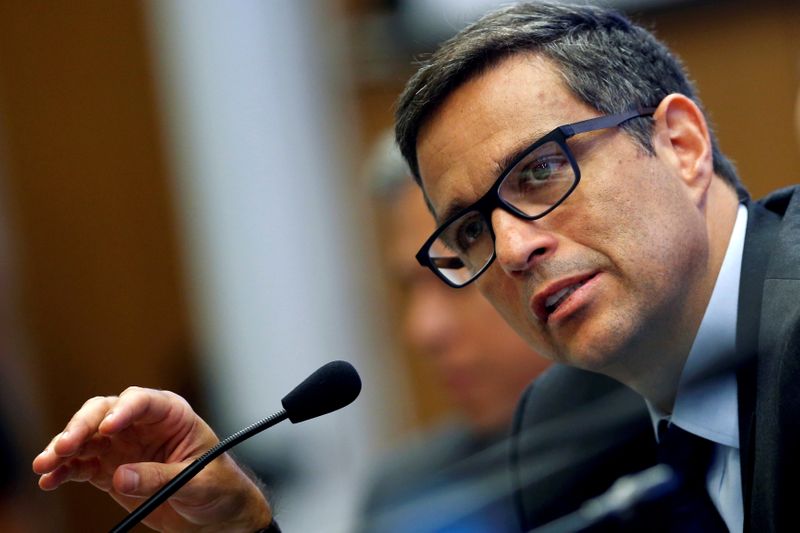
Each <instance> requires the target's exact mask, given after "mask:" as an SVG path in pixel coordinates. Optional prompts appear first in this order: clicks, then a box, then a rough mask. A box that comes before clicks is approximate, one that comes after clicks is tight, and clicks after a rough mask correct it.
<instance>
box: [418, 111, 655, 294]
mask: <svg viewBox="0 0 800 533" xmlns="http://www.w3.org/2000/svg"><path fill="white" fill-rule="evenodd" d="M654 112H655V108H654V107H645V108H639V109H632V110H630V111H626V112H625V113H620V114H617V115H606V116H602V117H597V118H592V119H589V120H584V121H581V122H575V123H574V124H566V125H564V126H559V127H557V128H555V129H554V130H552V131H551V132H550V133H548V134H546V135H545V136H543V137H541V138H539V139H538V140H536V141H535V142H534V143H533V144H531V145H529V146H528V147H527V148H525V149H524V150H522V152H520V153H519V155H517V156H516V157H514V159H513V160H512V161H511V163H510V164H509V165H508V167H507V168H506V169H505V170H504V171H503V172H502V173H501V174H500V177H499V178H497V181H495V182H494V184H493V185H492V186H491V187H490V188H489V190H488V191H487V192H486V194H484V195H483V196H482V197H481V198H480V199H479V200H478V201H477V202H475V203H473V204H472V205H470V206H469V207H466V208H464V209H461V210H459V211H458V212H457V213H455V214H454V215H453V216H451V217H448V218H447V220H446V221H445V222H444V223H443V224H442V225H441V226H439V228H438V229H437V230H436V231H435V232H434V233H433V235H431V236H430V238H429V239H428V240H427V241H425V244H423V245H422V248H420V250H419V252H417V255H416V258H417V261H419V264H420V265H422V266H424V267H427V268H430V269H431V270H432V271H433V272H434V274H436V275H437V276H439V278H441V279H442V280H443V281H444V282H445V283H447V284H448V285H450V286H451V287H463V286H465V285H467V284H469V283H472V282H473V281H475V280H476V279H477V278H478V277H479V276H480V275H481V274H483V273H484V272H485V271H486V269H487V268H489V265H491V264H492V261H494V258H495V250H494V240H495V236H494V230H493V229H492V224H491V214H492V212H493V211H494V210H495V209H497V208H500V209H503V210H504V211H507V212H509V213H511V214H512V215H514V216H517V217H519V218H521V219H524V220H536V219H538V218H542V217H543V216H545V215H547V214H548V213H550V211H552V210H553V209H555V208H556V207H558V206H559V205H560V204H561V203H562V202H563V201H564V200H566V199H567V197H568V196H569V195H570V194H572V191H574V190H575V187H577V186H578V182H580V180H581V171H580V168H579V167H578V162H577V161H576V160H575V157H574V155H573V154H572V151H571V150H570V148H569V145H567V139H569V138H570V137H572V136H574V135H577V134H579V133H586V132H589V131H595V130H602V129H606V128H615V127H617V126H620V125H622V124H623V123H625V122H627V121H629V120H631V119H634V118H638V117H645V116H650V115H652V114H653V113H654Z"/></svg>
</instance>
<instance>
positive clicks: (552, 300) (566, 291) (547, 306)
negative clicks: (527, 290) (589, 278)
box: [544, 280, 586, 315]
mask: <svg viewBox="0 0 800 533" xmlns="http://www.w3.org/2000/svg"><path fill="white" fill-rule="evenodd" d="M584 283H586V280H583V281H579V282H578V283H576V284H574V285H570V286H569V287H564V288H563V289H561V290H560V291H558V292H556V293H555V294H551V295H550V296H548V297H547V300H545V302H544V310H545V311H546V312H547V314H548V315H549V314H550V313H552V312H553V311H555V310H556V308H557V307H558V306H559V305H561V302H563V301H564V300H566V299H567V298H568V297H569V295H570V294H572V293H573V292H575V291H577V290H578V289H579V288H580V287H582V286H583V284H584Z"/></svg>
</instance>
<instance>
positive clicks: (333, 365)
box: [281, 361, 361, 424]
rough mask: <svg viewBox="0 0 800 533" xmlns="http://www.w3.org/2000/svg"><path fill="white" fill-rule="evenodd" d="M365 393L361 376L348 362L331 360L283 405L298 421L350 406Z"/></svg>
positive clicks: (291, 419) (290, 395) (291, 416)
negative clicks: (361, 393) (359, 395)
mask: <svg viewBox="0 0 800 533" xmlns="http://www.w3.org/2000/svg"><path fill="white" fill-rule="evenodd" d="M360 392H361V378H359V377H358V372H356V369H355V368H353V365H351V364H350V363H348V362H346V361H331V362H330V363H328V364H326V365H324V366H322V367H321V368H319V369H318V370H317V371H316V372H314V373H313V374H311V375H310V376H308V377H307V378H306V379H305V380H304V381H303V382H302V383H300V384H299V385H298V386H297V387H295V388H294V390H292V392H290V393H289V394H287V395H286V396H284V397H283V399H282V400H281V404H283V408H284V409H285V410H286V414H287V415H288V416H289V420H290V421H291V422H292V423H293V424H296V423H298V422H303V421H305V420H309V419H311V418H315V417H318V416H321V415H324V414H327V413H330V412H332V411H336V410H337V409H341V408H342V407H344V406H345V405H348V404H349V403H351V402H352V401H353V400H355V399H356V398H357V397H358V394H359V393H360Z"/></svg>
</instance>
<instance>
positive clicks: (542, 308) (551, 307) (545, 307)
mask: <svg viewBox="0 0 800 533" xmlns="http://www.w3.org/2000/svg"><path fill="white" fill-rule="evenodd" d="M595 276H596V274H591V275H588V276H583V277H580V278H577V277H576V278H577V279H576V278H573V280H572V281H571V282H570V281H569V280H566V281H567V284H566V285H563V286H561V287H560V288H558V289H557V290H555V291H553V292H551V293H550V294H549V295H547V296H545V295H546V294H548V292H549V290H548V289H545V291H543V292H542V293H541V295H540V296H538V297H537V298H536V302H535V305H534V308H535V309H536V314H537V315H538V316H539V318H540V319H541V320H542V321H545V322H546V321H547V320H548V318H549V317H550V315H552V314H553V313H555V312H556V310H558V308H559V307H560V306H561V305H563V304H564V302H566V301H567V300H568V299H569V297H570V296H572V294H573V293H574V292H575V291H577V290H578V289H580V288H581V287H583V286H584V285H586V284H587V283H589V282H590V281H591V280H593V279H594V278H595ZM557 284H558V285H560V283H557Z"/></svg>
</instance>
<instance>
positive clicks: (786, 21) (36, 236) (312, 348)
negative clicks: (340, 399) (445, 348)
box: [0, 0, 800, 532]
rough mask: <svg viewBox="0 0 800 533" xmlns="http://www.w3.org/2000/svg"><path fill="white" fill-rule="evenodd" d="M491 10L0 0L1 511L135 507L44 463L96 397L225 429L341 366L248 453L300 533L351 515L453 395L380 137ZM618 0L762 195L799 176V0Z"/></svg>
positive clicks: (35, 523)
mask: <svg viewBox="0 0 800 533" xmlns="http://www.w3.org/2000/svg"><path fill="white" fill-rule="evenodd" d="M498 3H499V2H489V1H486V0H483V1H481V0H472V1H457V0H336V1H327V2H326V1H322V0H303V1H295V0H269V1H264V0H227V1H225V2H219V1H216V2H215V1H212V0H191V1H190V0H175V1H158V0H150V1H133V0H121V1H117V2H103V1H99V0H97V1H89V0H81V1H78V2H66V1H49V2H46V1H41V2H30V1H27V0H3V1H0V298H2V300H0V319H1V320H2V322H0V380H1V381H0V451H1V452H2V461H1V462H0V465H2V471H0V481H2V484H3V486H2V488H0V495H2V497H1V501H2V503H0V529H2V530H3V531H24V532H28V531H36V532H38V531H42V532H45V531H64V532H73V531H74V532H78V531H94V530H104V529H107V528H108V527H110V526H111V525H113V524H114V523H116V522H117V521H118V520H119V519H120V518H121V517H122V514H123V513H122V512H121V510H120V509H118V508H117V507H116V506H115V505H114V504H113V503H112V502H111V501H110V499H108V498H106V497H105V496H104V495H102V494H100V493H98V492H97V491H95V490H93V489H92V488H91V487H85V486H81V485H74V484H73V485H70V486H67V487H65V488H63V489H61V490H59V491H57V492H55V493H48V494H42V493H39V491H38V490H36V478H35V476H34V475H33V474H32V473H31V472H30V467H29V465H30V461H31V460H32V459H33V457H34V456H35V455H36V454H37V453H38V452H39V451H40V450H41V449H42V448H43V447H44V446H45V445H46V443H47V439H49V437H50V436H51V435H53V434H55V433H56V432H58V431H60V430H61V428H62V427H63V425H64V423H65V422H66V421H67V419H68V418H69V416H70V415H71V414H72V413H73V412H74V411H75V410H76V409H77V408H78V407H80V405H81V404H82V402H83V401H84V400H86V399H87V398H89V397H91V396H94V395H98V394H101V395H106V394H116V393H119V392H120V391H121V390H123V389H124V388H125V387H126V386H128V385H131V384H136V385H142V386H149V387H156V388H166V389H171V390H175V391H177V392H179V393H180V394H182V395H184V396H185V397H186V398H187V399H189V400H190V402H191V403H192V404H193V405H194V406H195V407H196V409H197V410H198V412H200V413H201V414H203V415H204V416H205V417H207V418H208V419H209V421H210V422H211V424H212V426H213V427H214V428H215V429H216V430H217V432H218V434H219V435H220V436H223V435H227V434H229V433H232V432H234V431H236V430H238V429H239V428H240V427H243V426H245V425H248V424H250V423H252V422H254V421H256V420H258V419H260V418H263V417H265V416H268V415H269V414H271V413H272V412H274V411H275V410H277V409H278V408H279V405H280V404H279V402H280V398H282V397H283V395H284V394H285V393H286V392H288V391H289V390H290V389H291V388H292V387H293V386H294V384H295V383H297V382H299V381H300V380H301V379H302V378H304V377H305V376H306V375H307V374H308V373H310V372H311V371H313V370H314V369H315V368H317V367H318V366H320V365H321V364H322V363H324V362H326V361H328V360H331V359H346V360H349V361H351V362H352V363H353V364H354V365H355V366H356V367H357V368H358V369H359V371H360V373H361V374H362V379H363V381H364V391H363V393H362V397H361V398H360V399H359V400H358V401H357V402H356V403H355V404H354V405H353V406H352V407H349V408H348V409H346V410H344V411H342V412H340V413H336V414H334V415H331V416H329V417H326V418H322V419H319V420H315V421H312V422H308V423H307V424H304V425H301V426H297V427H293V426H290V425H287V426H285V427H278V428H276V429H275V430H273V431H272V432H271V433H270V434H268V435H263V436H261V437H257V438H255V439H253V441H252V442H249V443H247V445H246V446H243V447H242V448H241V449H240V450H239V451H238V452H237V455H238V456H239V457H240V458H241V459H242V460H243V461H245V462H247V463H248V464H250V465H251V466H252V467H253V468H254V469H255V470H256V471H258V472H260V473H262V475H263V476H264V477H265V479H267V480H268V483H269V484H270V486H271V487H274V491H275V493H276V507H277V509H278V514H279V516H281V517H282V518H281V523H282V526H283V527H284V529H285V530H286V531H287V532H289V531H331V532H337V531H348V530H349V528H350V527H351V526H352V523H353V520H354V518H353V512H354V508H355V505H356V503H357V499H358V486H359V483H360V482H361V480H362V479H363V477H364V475H365V474H366V471H367V470H368V469H369V465H370V464H371V463H372V461H373V460H374V459H375V457H377V456H378V455H380V454H382V453H383V451H384V450H386V449H387V448H388V447H389V446H391V445H392V444H393V443H396V442H398V441H399V439H402V438H404V437H405V436H407V435H409V434H411V433H413V432H415V431H419V430H420V429H422V428H425V427H428V426H430V425H431V424H433V423H435V422H437V421H439V420H441V419H442V418H444V417H447V416H448V414H449V413H450V412H451V405H450V404H449V403H448V401H447V400H446V398H445V397H444V395H442V394H441V393H440V389H439V387H438V385H437V383H436V382H435V380H434V379H433V377H432V375H431V373H430V371H429V370H430V369H429V368H427V366H428V363H427V362H425V361H424V360H421V359H420V358H418V357H415V354H414V353H413V350H409V349H408V347H407V346H406V345H404V343H403V342H402V339H401V337H402V334H401V331H400V327H399V324H398V321H397V320H395V319H394V317H396V311H393V309H395V310H396V305H399V302H402V300H403V298H402V294H400V292H401V289H399V288H398V287H395V286H392V285H391V284H389V283H387V281H386V279H385V278H386V276H385V275H384V274H383V273H382V270H381V268H380V266H379V257H378V256H379V253H378V249H379V242H380V240H381V235H382V232H383V231H385V228H384V227H383V226H382V221H381V217H380V213H376V212H375V211H374V210H372V209H370V208H369V195H368V192H367V191H366V190H365V186H364V181H365V177H364V174H365V170H364V169H365V168H367V159H368V154H370V152H371V150H372V147H373V145H374V143H375V142H377V140H378V138H379V137H380V136H381V134H382V133H383V132H384V131H385V130H386V129H387V128H388V127H390V126H391V123H392V106H393V102H394V99H395V98H396V96H397V94H398V93H399V91H400V90H401V88H402V85H403V83H404V81H405V80H406V79H407V78H408V76H409V75H410V74H411V73H412V72H413V59H414V58H415V57H419V56H420V55H421V54H424V53H425V52H427V51H430V50H431V49H432V48H433V47H434V46H435V45H436V43H438V42H440V41H441V40H443V39H445V38H447V37H448V36H449V35H451V34H452V33H453V32H454V31H456V30H458V29H459V28H460V27H461V26H463V25H464V24H465V23H467V22H468V21H470V20H472V19H473V18H475V17H476V16H477V15H478V14H480V13H481V12H483V11H485V10H486V9H488V8H489V7H491V6H492V5H493V4H498ZM606 4H612V5H616V6H617V7H619V8H620V9H624V10H626V11H627V12H628V13H630V14H631V15H632V16H633V17H634V18H635V19H636V20H638V21H640V22H642V23H644V24H645V25H646V26H647V27H649V28H652V29H654V30H655V33H656V34H657V35H658V36H659V37H660V38H662V39H663V40H665V41H666V42H667V43H668V44H669V45H670V46H671V47H672V48H673V50H675V51H676V52H677V53H678V54H679V55H680V56H681V57H682V59H683V60H684V62H685V63H686V65H687V66H688V68H689V71H690V73H691V74H692V75H693V76H694V79H695V80H696V82H697V85H698V87H699V89H700V96H701V97H702V99H703V101H704V103H705V105H706V108H707V110H708V111H709V113H710V116H711V119H712V121H713V123H714V124H715V126H716V128H717V130H718V133H719V138H720V141H721V144H722V148H723V150H724V151H725V152H726V153H727V154H729V155H730V156H731V157H732V159H733V160H734V161H735V162H736V163H737V165H738V167H739V170H740V174H741V176H742V178H743V181H744V182H745V184H746V185H747V186H748V187H749V188H750V191H751V193H752V194H753V196H755V197H759V196H761V195H763V194H765V193H766V192H768V191H771V190H773V189H775V188H777V187H780V186H783V185H789V184H792V183H796V182H797V179H798V170H800V150H798V146H799V145H800V143H798V141H797V137H796V134H795V129H794V106H795V99H796V95H797V87H798V73H799V72H800V68H799V65H800V33H798V31H797V28H800V4H798V3H797V2H796V1H792V0H786V1H779V0H762V1H761V2H747V1H735V0H725V1H718V2H712V1H689V0H687V1H668V0H664V1H655V0H650V1H647V0H639V1H636V0H628V1H619V2H606ZM387 302H388V303H389V304H390V305H388V306H387ZM393 305H394V307H393Z"/></svg>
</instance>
